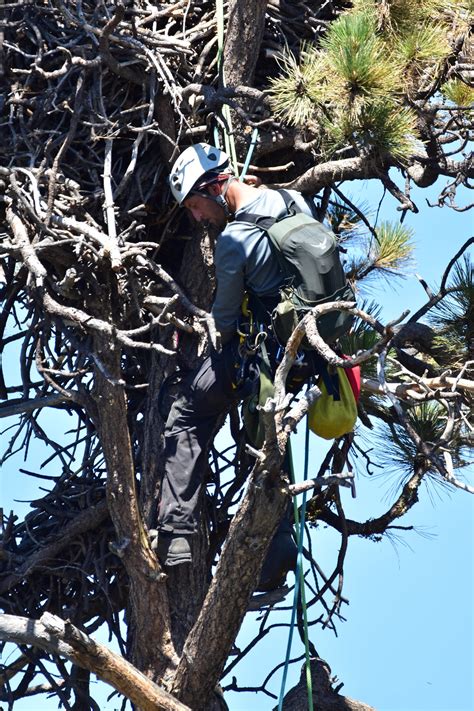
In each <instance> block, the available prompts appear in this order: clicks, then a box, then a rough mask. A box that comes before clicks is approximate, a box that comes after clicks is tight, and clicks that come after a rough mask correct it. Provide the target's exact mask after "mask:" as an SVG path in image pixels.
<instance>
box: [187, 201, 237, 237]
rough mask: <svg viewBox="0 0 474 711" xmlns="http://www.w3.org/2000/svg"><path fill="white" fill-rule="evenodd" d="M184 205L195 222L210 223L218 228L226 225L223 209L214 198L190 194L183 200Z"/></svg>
mask: <svg viewBox="0 0 474 711" xmlns="http://www.w3.org/2000/svg"><path fill="white" fill-rule="evenodd" d="M183 205H184V207H185V208H186V209H187V210H189V212H190V213H191V215H192V216H193V218H194V219H195V220H196V222H200V223H203V224H211V225H214V226H215V227H218V228H219V229H223V227H225V225H226V222H227V220H226V216H225V212H224V209H223V208H222V207H221V206H220V205H218V204H217V203H216V202H214V200H210V199H209V198H207V197H202V196H201V195H190V196H189V197H188V198H186V200H185V201H184V202H183Z"/></svg>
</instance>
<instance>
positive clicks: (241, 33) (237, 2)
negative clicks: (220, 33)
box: [224, 0, 267, 87]
mask: <svg viewBox="0 0 474 711" xmlns="http://www.w3.org/2000/svg"><path fill="white" fill-rule="evenodd" d="M266 9H267V0H231V2H229V15H228V20H227V28H226V40H225V48H224V69H225V79H226V84H227V86H232V87H235V86H240V85H241V84H244V85H246V86H252V83H253V76H254V72H255V67H256V64H257V59H258V53H259V50H260V45H261V43H262V38H263V31H264V29H265V11H266ZM244 50H245V51H244Z"/></svg>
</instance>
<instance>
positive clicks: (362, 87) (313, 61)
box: [269, 0, 472, 164]
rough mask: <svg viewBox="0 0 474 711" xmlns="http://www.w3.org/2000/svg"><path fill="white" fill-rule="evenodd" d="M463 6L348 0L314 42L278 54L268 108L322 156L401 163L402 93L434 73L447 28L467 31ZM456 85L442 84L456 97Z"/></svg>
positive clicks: (411, 142) (409, 145)
mask: <svg viewBox="0 0 474 711" xmlns="http://www.w3.org/2000/svg"><path fill="white" fill-rule="evenodd" d="M470 4H472V3H471V2H470V0H455V1H454V2H453V3H451V4H450V7H449V11H448V9H447V8H446V3H445V2H441V0H418V2H413V0H354V2H353V7H352V8H351V9H349V10H347V11H345V12H343V13H342V14H341V15H340V16H339V18H338V19H337V20H336V21H335V22H332V23H331V25H330V27H329V28H328V31H327V34H326V36H325V37H324V39H323V40H322V41H321V44H320V47H319V48H315V47H312V46H308V45H306V46H305V47H303V48H302V51H301V54H300V57H299V59H298V60H297V59H296V57H295V56H294V55H291V54H287V55H285V56H284V57H283V58H282V59H281V62H280V66H281V75H280V76H279V77H277V78H275V79H273V80H271V82H270V89H269V95H270V100H271V103H272V108H273V111H274V112H275V114H276V115H277V116H278V117H279V118H280V119H282V120H283V121H284V122H286V123H288V124H290V125H293V126H299V127H302V128H307V129H309V130H310V131H311V133H312V135H313V136H316V140H319V153H320V156H321V157H322V158H325V159H329V158H332V157H334V156H341V155H342V154H344V153H346V154H350V155H359V156H362V157H365V158H370V157H371V156H374V157H376V158H383V157H385V156H388V155H389V156H391V157H392V158H394V159H395V160H396V161H398V162H399V163H400V164H403V163H404V162H405V161H407V160H408V159H409V157H410V156H411V155H413V152H414V151H416V143H417V130H416V126H417V116H416V114H415V112H414V110H413V108H412V107H411V106H410V101H409V99H414V98H415V99H416V98H417V93H418V92H422V91H424V90H426V85H427V84H429V83H430V82H431V81H432V79H433V77H435V76H437V73H438V72H439V70H440V68H441V67H442V66H443V64H444V62H445V61H446V59H447V58H448V57H449V55H450V53H451V52H452V46H451V45H452V39H453V37H454V34H455V31H456V32H460V31H463V32H466V31H467V27H468V22H469V17H470V14H469V7H468V6H469V5H470ZM466 89H467V87H466ZM463 91H464V93H463V94H462V97H461V89H460V87H459V83H456V84H454V83H453V82H450V83H449V84H448V85H445V92H447V93H445V96H446V97H447V98H449V99H450V100H452V101H455V102H456V103H457V99H459V98H462V99H466V91H465V90H463ZM448 94H450V96H449V97H448ZM454 96H456V97H457V98H456V100H455V99H454V98H452V97H454ZM467 98H469V97H467Z"/></svg>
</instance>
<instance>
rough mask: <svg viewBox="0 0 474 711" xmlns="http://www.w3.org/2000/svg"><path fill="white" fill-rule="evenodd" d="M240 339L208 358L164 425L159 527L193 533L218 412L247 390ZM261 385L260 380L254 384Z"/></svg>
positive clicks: (238, 398) (243, 394) (224, 409)
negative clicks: (240, 372) (240, 376)
mask: <svg viewBox="0 0 474 711" xmlns="http://www.w3.org/2000/svg"><path fill="white" fill-rule="evenodd" d="M237 347H238V339H234V340H232V341H231V342H230V343H228V344H226V345H225V346H224V347H223V349H222V351H221V353H213V354H212V355H211V356H209V357H208V358H206V360H205V361H204V362H203V364H202V365H201V367H200V368H199V369H198V371H197V372H196V373H195V374H194V376H193V377H192V379H191V382H190V385H189V388H188V390H187V394H186V395H185V396H183V397H181V398H179V399H178V400H176V401H175V402H174V404H173V406H172V407H171V410H170V413H169V416H168V420H167V422H166V428H165V474H164V478H163V482H162V488H161V500H160V506H159V510H158V528H159V529H161V530H165V531H175V532H179V533H184V534H191V533H194V532H195V531H196V528H197V514H198V511H197V509H198V502H199V495H200V490H201V486H202V483H203V472H204V470H205V468H206V463H207V456H208V447H209V444H210V440H211V437H212V435H213V432H214V429H215V427H216V424H217V419H218V417H219V415H221V414H222V413H223V412H225V411H226V410H227V409H228V408H229V407H230V406H231V405H232V404H234V403H236V402H238V401H239V400H241V399H242V397H244V396H245V395H246V394H247V393H248V383H243V387H236V385H235V382H236V375H237V369H238V361H239V358H238V351H237ZM255 385H257V383H255Z"/></svg>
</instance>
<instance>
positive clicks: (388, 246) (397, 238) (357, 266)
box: [346, 222, 414, 285]
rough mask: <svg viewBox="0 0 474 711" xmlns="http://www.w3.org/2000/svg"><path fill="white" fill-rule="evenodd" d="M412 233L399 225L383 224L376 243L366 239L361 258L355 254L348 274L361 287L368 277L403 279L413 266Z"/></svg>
mask: <svg viewBox="0 0 474 711" xmlns="http://www.w3.org/2000/svg"><path fill="white" fill-rule="evenodd" d="M413 249H414V243H413V230H412V229H411V228H409V227H406V226H404V225H401V224H400V223H397V222H382V223H381V224H380V226H379V227H378V228H377V239H374V238H373V236H371V237H370V238H367V237H364V238H363V239H362V244H361V248H360V250H358V254H357V253H356V250H353V255H352V257H351V260H350V262H349V263H348V264H347V265H346V272H347V273H348V276H349V278H350V279H351V280H354V281H356V282H357V283H358V284H359V285H360V284H361V282H363V280H366V281H367V279H368V278H369V277H372V276H377V277H386V278H387V279H389V281H390V282H392V280H393V277H400V278H404V277H405V276H406V270H407V269H409V268H410V267H412V266H413Z"/></svg>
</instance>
